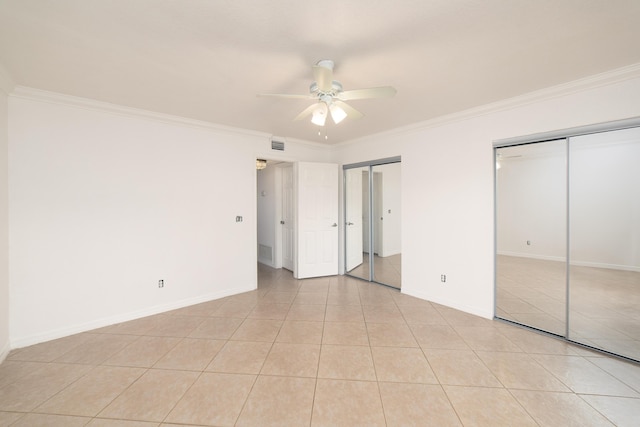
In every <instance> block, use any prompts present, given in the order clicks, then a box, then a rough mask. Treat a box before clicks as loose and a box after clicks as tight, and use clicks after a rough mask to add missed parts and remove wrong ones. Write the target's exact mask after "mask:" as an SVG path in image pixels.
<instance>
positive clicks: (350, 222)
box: [344, 161, 402, 289]
mask: <svg viewBox="0 0 640 427" xmlns="http://www.w3.org/2000/svg"><path fill="white" fill-rule="evenodd" d="M400 171H401V163H400V162H399V161H396V162H393V163H384V164H375V162H373V163H372V164H370V165H367V166H359V167H349V166H345V169H344V195H345V203H344V218H345V233H344V235H345V270H346V273H347V274H348V275H350V276H354V277H358V278H361V279H364V280H368V281H375V282H378V283H382V284H385V285H388V286H392V287H395V288H398V289H399V288H400V287H401V283H402V278H401V242H400V231H401V228H400V226H401V205H400Z"/></svg>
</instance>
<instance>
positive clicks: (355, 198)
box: [344, 169, 363, 271]
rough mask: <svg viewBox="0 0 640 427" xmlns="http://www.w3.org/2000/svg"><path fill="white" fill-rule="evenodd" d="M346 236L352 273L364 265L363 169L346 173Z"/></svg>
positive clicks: (348, 262)
mask: <svg viewBox="0 0 640 427" xmlns="http://www.w3.org/2000/svg"><path fill="white" fill-rule="evenodd" d="M344 179H345V199H346V202H345V234H346V252H347V262H346V264H347V265H346V270H347V271H351V270H353V269H354V268H356V267H357V266H359V265H360V264H362V261H363V259H362V169H347V170H346V171H345V177H344Z"/></svg>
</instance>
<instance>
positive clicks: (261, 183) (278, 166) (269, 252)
mask: <svg viewBox="0 0 640 427" xmlns="http://www.w3.org/2000/svg"><path fill="white" fill-rule="evenodd" d="M256 179H257V185H256V188H257V203H256V207H257V227H258V230H257V243H258V248H257V250H258V262H259V263H261V264H265V265H267V266H269V267H272V268H285V269H287V270H290V271H293V269H294V265H293V262H294V261H293V258H294V256H293V254H294V247H293V246H294V225H295V224H294V213H293V209H294V204H295V193H294V188H293V163H291V162H281V161H273V160H266V166H265V167H264V168H263V169H258V171H257V178H256Z"/></svg>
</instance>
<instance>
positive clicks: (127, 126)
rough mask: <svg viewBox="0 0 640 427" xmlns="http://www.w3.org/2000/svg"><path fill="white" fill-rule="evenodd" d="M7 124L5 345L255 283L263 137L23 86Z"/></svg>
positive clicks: (295, 146) (300, 151)
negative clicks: (8, 249) (8, 319)
mask: <svg viewBox="0 0 640 427" xmlns="http://www.w3.org/2000/svg"><path fill="white" fill-rule="evenodd" d="M9 122H10V129H9V156H10V167H9V179H10V181H9V182H10V187H9V218H10V247H11V253H10V258H9V262H10V287H11V299H10V304H11V327H10V331H11V332H10V336H11V345H12V347H14V348H15V347H20V346H23V345H28V344H31V343H34V342H39V341H44V340H47V339H51V338H56V337H59V336H64V335H68V334H70V333H74V332H78V331H83V330H88V329H92V328H95V327H98V326H102V325H106V324H111V323H114V322H117V321H123V320H129V319H132V318H135V317H140V316H143V315H147V314H151V313H156V312H160V311H164V310H167V309H170V308H175V307H180V306H184V305H188V304H192V303H195V302H200V301H204V300H209V299H213V298H218V297H222V296H225V295H229V294H234V293H238V292H243V291H248V290H251V289H254V288H255V287H256V274H257V273H256V246H255V242H256V224H257V222H256V169H255V159H256V157H265V154H272V153H271V152H270V140H269V137H268V136H267V135H262V134H256V133H250V132H240V131H237V130H235V131H234V130H228V129H222V128H216V127H213V126H207V125H205V124H197V123H194V122H189V121H180V120H173V119H172V118H168V117H166V116H161V115H154V114H152V113H146V112H139V111H135V110H130V109H125V108H119V107H114V108H113V109H111V108H110V107H108V106H105V105H103V104H100V103H94V102H90V101H86V102H85V101H84V100H78V99H76V98H71V97H64V96H59V95H55V94H48V93H41V92H39V91H33V90H27V89H21V90H16V92H14V94H12V96H11V97H10V98H9ZM287 147H288V149H289V150H288V151H287V152H285V153H273V154H272V156H271V157H274V156H276V157H277V156H282V157H285V156H292V152H293V153H297V155H299V156H300V157H304V158H307V157H313V156H314V155H315V153H316V151H317V149H318V148H317V147H316V146H313V145H311V144H307V145H305V144H302V143H296V142H293V143H291V142H289V143H287ZM294 155H295V154H294ZM236 215H241V216H243V217H244V221H243V222H236V221H235V218H236ZM159 279H162V280H164V283H165V286H164V288H162V289H159V288H158V280H159Z"/></svg>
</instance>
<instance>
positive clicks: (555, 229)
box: [496, 140, 567, 261]
mask: <svg viewBox="0 0 640 427" xmlns="http://www.w3.org/2000/svg"><path fill="white" fill-rule="evenodd" d="M549 144H552V145H553V146H554V147H557V149H554V150H553V152H551V150H546V149H545V148H544V147H543V146H548V145H549ZM541 150H545V152H544V153H536V152H537V151H541ZM566 151H567V148H566V143H565V142H564V140H563V141H561V142H558V141H552V142H547V143H544V144H533V145H527V146H525V147H509V148H503V149H500V152H501V153H502V154H503V159H502V160H501V161H500V164H501V168H500V169H499V170H497V171H496V223H497V245H498V247H497V252H498V253H499V254H501V255H511V256H523V257H531V258H538V259H547V260H554V261H562V260H565V259H566V256H567V231H566V230H567V227H566V225H567V208H566V206H567V155H566ZM515 153H518V154H515ZM519 153H521V154H519ZM512 155H514V156H522V157H510V156H512ZM527 242H529V244H527Z"/></svg>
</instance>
